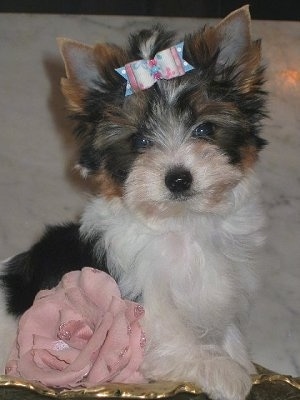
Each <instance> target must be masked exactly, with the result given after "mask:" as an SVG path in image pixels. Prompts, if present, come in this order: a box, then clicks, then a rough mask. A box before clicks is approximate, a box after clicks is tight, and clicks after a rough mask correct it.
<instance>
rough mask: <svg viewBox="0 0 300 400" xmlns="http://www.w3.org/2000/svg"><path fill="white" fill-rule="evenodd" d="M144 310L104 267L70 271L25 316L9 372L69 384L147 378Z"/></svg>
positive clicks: (29, 378) (21, 323)
mask: <svg viewBox="0 0 300 400" xmlns="http://www.w3.org/2000/svg"><path fill="white" fill-rule="evenodd" d="M143 315H144V309H143V307H142V306H140V305H139V304H137V303H134V302H131V301H127V300H122V299H121V297H120V291H119V288H118V286H117V284H116V282H115V281H114V280H113V278H111V277H110V276H109V275H107V274H105V273H104V272H101V271H98V270H96V269H93V268H88V267H86V268H83V270H82V271H73V272H70V273H68V274H66V275H65V276H64V277H63V279H62V280H61V282H60V283H59V284H58V286H57V287H56V288H54V289H51V290H42V291H40V292H39V293H38V294H37V296H36V298H35V301H34V303H33V305H32V307H31V308H30V309H29V310H28V311H27V312H25V314H24V315H23V316H22V317H21V319H20V322H19V329H18V333H17V338H16V341H15V345H14V347H13V349H12V351H11V354H10V357H9V360H8V362H7V364H6V371H5V372H6V374H7V375H13V376H17V377H22V378H25V379H28V380H34V381H39V382H41V383H43V384H45V385H49V386H54V387H64V388H71V387H76V386H84V387H90V386H92V385H96V384H100V383H103V382H128V383H129V382H131V383H132V382H135V383H140V382H144V378H143V376H142V375H141V373H140V372H139V367H140V365H141V362H142V359H143V348H144V346H145V337H144V333H143V331H142V329H141V326H140V323H139V319H140V318H141V317H142V316H143Z"/></svg>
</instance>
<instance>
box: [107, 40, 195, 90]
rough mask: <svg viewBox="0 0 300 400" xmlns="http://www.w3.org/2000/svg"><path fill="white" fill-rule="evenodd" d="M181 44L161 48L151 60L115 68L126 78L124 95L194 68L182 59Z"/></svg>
mask: <svg viewBox="0 0 300 400" xmlns="http://www.w3.org/2000/svg"><path fill="white" fill-rule="evenodd" d="M183 45H184V43H183V42H181V43H178V44H177V45H176V46H173V47H170V48H169V49H165V50H162V51H160V52H158V53H156V55H155V56H154V58H153V59H152V60H138V61H133V62H130V63H128V64H126V65H125V66H123V67H120V68H117V69H116V70H115V71H116V72H118V73H119V74H120V75H121V76H123V78H125V79H126V80H127V85H126V92H125V96H128V95H130V94H132V93H133V92H136V91H138V90H144V89H148V88H149V87H151V86H153V85H154V83H155V82H157V81H158V80H160V79H172V78H176V77H177V76H182V75H184V74H185V73H186V72H187V71H190V70H192V69H194V67H193V66H192V65H190V64H189V63H188V62H186V61H185V60H184V59H183Z"/></svg>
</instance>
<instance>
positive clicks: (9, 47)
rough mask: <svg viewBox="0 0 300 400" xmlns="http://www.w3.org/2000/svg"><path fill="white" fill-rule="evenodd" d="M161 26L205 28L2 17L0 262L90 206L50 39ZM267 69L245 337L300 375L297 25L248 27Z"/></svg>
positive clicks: (184, 25) (91, 37)
mask: <svg viewBox="0 0 300 400" xmlns="http://www.w3.org/2000/svg"><path fill="white" fill-rule="evenodd" d="M158 20H159V21H160V22H162V23H164V24H167V25H169V26H170V28H172V29H177V30H178V31H179V33H183V32H189V31H192V30H194V29H197V28H198V27H199V26H200V25H203V24H204V23H207V22H209V21H208V20H197V19H185V18H181V19H176V18H147V17H135V18H133V17H109V16H62V15H57V16H54V15H22V14H14V15H9V14H1V15H0V121H1V125H0V258H2V259H3V258H6V257H8V256H10V255H13V254H15V253H17V252H20V251H22V250H24V249H26V248H27V247H28V246H29V245H30V244H31V243H32V242H33V241H34V240H35V239H36V238H37V237H38V236H39V234H40V233H41V232H42V230H43V227H44V225H45V224H48V223H59V222H62V221H66V220H72V219H74V218H75V217H77V216H78V215H79V213H80V212H81V210H82V207H83V204H84V203H85V201H86V198H87V197H88V195H87V194H86V193H87V190H86V188H84V187H82V185H81V184H80V183H79V182H78V179H76V176H75V175H74V174H73V173H72V172H71V168H70V164H71V159H72V154H73V152H72V149H73V142H72V138H71V135H70V134H69V132H70V130H71V123H70V122H69V121H68V120H67V119H66V113H65V110H64V100H63V98H62V95H61V94H60V89H59V80H60V77H61V76H63V75H64V70H63V65H62V62H61V60H60V56H59V53H58V50H57V46H56V42H55V38H56V37H57V36H64V37H70V38H73V39H77V40H80V41H83V42H86V43H90V44H93V43H95V42H96V41H110V42H116V43H119V44H122V43H124V41H125V38H126V35H127V34H128V33H129V32H130V31H131V30H133V29H139V28H144V27H145V26H150V25H151V24H153V23H154V22H155V23H156V22H157V21H158ZM253 35H254V37H261V38H262V39H263V54H264V58H265V62H266V64H267V65H268V83H267V88H268V90H269V91H270V102H269V109H270V118H269V119H268V120H267V121H266V124H265V133H264V137H265V138H266V139H268V140H269V142H270V144H269V146H268V148H266V150H264V152H263V154H262V157H261V161H260V163H259V166H258V170H259V174H260V176H261V180H262V182H263V185H262V196H263V199H264V203H265V208H266V211H267V214H268V216H269V228H268V231H269V239H268V242H267V246H266V250H265V253H264V267H265V268H266V270H267V279H266V283H265V285H264V287H263V288H262V290H261V293H260V294H259V296H258V298H257V303H256V306H255V307H254V309H253V311H252V314H251V318H250V328H249V341H250V343H251V351H252V354H253V359H254V360H256V362H258V363H261V364H263V365H264V366H266V367H268V368H271V369H274V370H277V371H278V372H282V373H288V374H292V375H300V261H299V260H300V158H299V153H300V50H299V49H300V23H297V22H271V21H254V23H253Z"/></svg>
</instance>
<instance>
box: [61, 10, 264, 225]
mask: <svg viewBox="0 0 300 400" xmlns="http://www.w3.org/2000/svg"><path fill="white" fill-rule="evenodd" d="M175 43H177V41H175V39H174V34H173V33H172V32H167V31H165V30H164V29H163V28H162V27H161V26H155V27H153V28H152V29H149V30H143V31H141V32H138V33H136V34H133V35H131V36H130V38H129V45H128V48H126V49H122V48H120V47H118V46H115V45H110V44H97V45H95V46H94V47H89V46H86V45H83V44H81V43H78V42H74V41H70V40H67V39H60V40H59V44H60V48H61V53H62V56H63V59H64V62H65V66H66V75H67V77H66V78H64V79H63V80H62V89H63V93H64V95H65V96H66V99H67V101H68V104H69V107H70V110H71V113H72V117H73V118H74V119H75V120H76V121H77V128H76V130H75V134H76V135H77V137H78V138H79V141H80V157H79V162H78V165H79V166H80V169H81V171H82V174H83V175H93V176H94V177H95V178H96V180H97V181H98V182H99V188H100V192H101V195H102V196H105V197H106V198H108V199H111V198H113V197H116V196H117V197H120V198H122V199H123V200H124V202H125V203H126V205H127V206H128V207H130V208H131V209H132V210H134V211H136V212H141V213H143V214H144V216H153V215H157V216H160V217H163V216H171V215H174V213H175V214H177V213H181V212H183V211H185V210H190V211H194V212H214V210H217V209H219V208H220V206H221V207H222V203H223V202H225V201H226V198H227V195H228V193H229V192H230V191H231V190H232V189H233V188H234V187H235V186H236V185H237V184H238V183H239V182H240V181H241V180H242V179H243V177H244V176H245V175H246V174H247V172H248V171H249V170H250V169H251V168H252V166H253V164H254V163H255V161H256V159H257V155H258V152H259V150H260V149H261V148H262V147H263V145H264V144H265V141H264V140H263V139H261V138H260V137H259V130H260V124H261V119H262V117H263V116H264V97H265V96H264V95H265V93H264V91H263V90H262V84H263V68H262V66H261V63H260V61H261V55H260V42H259V41H252V40H251V37H250V15H249V11H248V7H243V8H241V9H239V10H237V11H235V12H233V13H232V14H230V15H229V16H227V17H226V18H225V19H224V20H223V21H221V23H219V24H218V25H217V26H215V27H205V28H203V29H201V30H199V31H198V32H196V33H194V34H190V35H187V36H186V37H185V38H184V51H183V59H184V60H185V61H187V62H188V63H189V64H190V65H191V66H192V67H193V69H192V70H191V71H189V72H186V73H185V74H184V75H182V76H178V77H176V78H173V79H170V80H165V79H161V80H158V81H157V82H156V83H155V84H154V85H153V86H151V87H149V88H148V89H146V90H138V91H136V92H135V93H133V94H132V95H130V96H125V89H126V81H125V79H124V78H123V77H122V76H120V75H119V74H118V73H117V72H116V69H117V68H120V67H122V66H124V65H126V64H128V63H130V62H132V61H135V60H140V59H153V57H154V56H155V54H156V53H157V52H160V51H162V50H165V49H166V48H169V47H170V46H173V45H174V44H175Z"/></svg>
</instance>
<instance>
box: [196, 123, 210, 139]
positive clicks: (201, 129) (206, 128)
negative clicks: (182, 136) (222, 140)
mask: <svg viewBox="0 0 300 400" xmlns="http://www.w3.org/2000/svg"><path fill="white" fill-rule="evenodd" d="M214 132H215V126H214V124H212V123H211V122H203V123H202V124H200V125H198V126H197V128H195V129H194V130H193V132H192V137H193V138H199V139H202V138H203V139H211V138H212V136H213V134H214Z"/></svg>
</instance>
